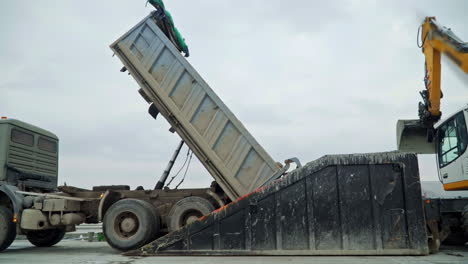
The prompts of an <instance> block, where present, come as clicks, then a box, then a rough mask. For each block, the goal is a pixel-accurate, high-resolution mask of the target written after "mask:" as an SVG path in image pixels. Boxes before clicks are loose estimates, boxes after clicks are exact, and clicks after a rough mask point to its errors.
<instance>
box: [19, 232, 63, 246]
mask: <svg viewBox="0 0 468 264" xmlns="http://www.w3.org/2000/svg"><path fill="white" fill-rule="evenodd" d="M64 236H65V229H63V228H60V229H46V230H37V231H29V232H27V233H26V238H27V239H28V240H29V242H31V244H33V245H35V246H36V247H51V246H53V245H55V244H57V243H58V242H60V241H61V240H62V239H63V237H64Z"/></svg>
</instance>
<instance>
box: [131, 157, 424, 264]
mask: <svg viewBox="0 0 468 264" xmlns="http://www.w3.org/2000/svg"><path fill="white" fill-rule="evenodd" d="M428 253H429V252H428V244H427V235H426V224H425V220H424V213H423V203H422V198H421V185H420V180H419V172H418V161H417V157H416V155H414V154H399V153H396V152H388V153H373V154H354V155H332V156H325V157H322V158H320V159H318V160H316V161H313V162H310V163H308V164H306V165H305V166H304V167H303V168H301V169H296V170H294V171H292V172H291V173H289V174H288V175H287V176H285V177H283V178H281V179H280V180H278V181H275V182H273V183H271V184H269V185H267V186H265V187H262V188H259V189H258V190H256V191H254V192H253V193H251V194H250V195H248V196H246V197H243V198H242V199H239V200H237V201H234V202H232V203H231V204H228V205H226V206H225V207H223V208H220V209H218V210H216V211H214V212H212V213H211V214H209V215H206V216H204V217H202V218H200V219H199V220H198V221H195V222H193V223H192V224H190V225H187V226H185V227H184V228H182V229H180V230H178V231H175V232H172V233H169V234H167V235H166V236H164V237H161V238H158V239H157V240H155V241H153V242H152V243H150V244H148V245H146V246H143V247H142V248H140V249H138V250H135V251H132V252H128V253H127V254H128V255H143V256H145V255H426V254H428Z"/></svg>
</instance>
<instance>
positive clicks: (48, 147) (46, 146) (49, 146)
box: [37, 137, 57, 153]
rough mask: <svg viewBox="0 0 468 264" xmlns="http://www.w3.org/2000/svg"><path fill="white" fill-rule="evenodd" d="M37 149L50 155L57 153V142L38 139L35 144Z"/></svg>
mask: <svg viewBox="0 0 468 264" xmlns="http://www.w3.org/2000/svg"><path fill="white" fill-rule="evenodd" d="M37 147H38V148H39V149H40V150H44V151H47V152H51V153H57V142H54V141H52V140H48V139H45V138H43V137H40V138H39V141H38V142H37Z"/></svg>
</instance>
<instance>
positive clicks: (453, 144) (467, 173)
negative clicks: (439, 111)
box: [434, 107, 468, 191]
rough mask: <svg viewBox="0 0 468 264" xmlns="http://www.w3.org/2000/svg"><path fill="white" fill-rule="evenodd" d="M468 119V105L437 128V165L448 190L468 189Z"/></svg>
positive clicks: (440, 177) (440, 176)
mask: <svg viewBox="0 0 468 264" xmlns="http://www.w3.org/2000/svg"><path fill="white" fill-rule="evenodd" d="M467 119H468V107H467V108H465V109H463V110H461V111H459V112H457V113H456V114H454V115H452V116H451V117H450V118H448V119H447V120H445V121H444V122H442V123H441V124H440V125H438V126H437V128H436V133H435V140H434V141H435V147H436V152H437V167H438V170H439V179H440V180H441V182H442V183H443V185H444V189H445V190H446V191H452V190H467V189H468V152H467V151H466V148H467V145H468V130H467V125H466V124H467Z"/></svg>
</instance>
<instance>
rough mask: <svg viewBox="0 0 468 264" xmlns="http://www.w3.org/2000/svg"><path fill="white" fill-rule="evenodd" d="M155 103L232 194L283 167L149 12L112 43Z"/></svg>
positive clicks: (254, 185)
mask: <svg viewBox="0 0 468 264" xmlns="http://www.w3.org/2000/svg"><path fill="white" fill-rule="evenodd" d="M111 48H112V50H114V52H115V54H116V55H117V56H118V57H119V58H120V60H121V61H122V62H123V64H124V65H125V66H126V68H127V69H128V71H129V72H130V73H131V75H132V76H133V78H135V80H136V81H137V82H138V83H139V85H140V87H141V88H142V90H143V94H144V97H146V99H148V100H149V101H150V102H152V103H153V104H154V105H155V106H156V107H157V108H158V110H159V111H160V113H161V114H162V115H163V116H164V117H165V118H166V119H167V120H168V121H169V123H170V124H171V125H172V126H173V128H174V129H175V130H176V132H177V133H178V134H179V135H180V136H181V137H182V139H183V140H184V141H185V142H186V143H187V145H188V146H189V147H190V148H191V149H192V151H193V152H194V153H195V154H196V156H197V157H198V158H199V159H200V161H201V162H202V163H203V164H204V166H205V167H206V168H207V169H208V171H209V172H210V173H211V175H212V176H213V177H214V178H215V180H216V181H217V182H218V183H219V184H220V185H221V187H222V188H223V190H224V191H225V192H226V193H227V194H228V195H229V197H230V198H231V199H236V198H238V197H240V196H242V195H245V194H247V193H249V192H250V191H252V190H255V189H256V188H258V187H260V186H262V185H263V184H264V183H265V182H267V181H268V180H270V179H271V178H272V177H273V176H274V175H275V174H276V172H277V171H278V170H279V168H278V167H277V165H276V164H275V162H274V161H273V159H272V158H271V157H270V156H269V155H268V154H267V153H266V151H265V150H264V149H263V148H262V147H261V146H260V145H259V144H258V142H257V141H256V140H255V139H254V138H253V137H252V135H251V134H250V133H249V132H248V131H247V129H246V128H245V127H244V126H243V125H242V123H241V122H240V121H239V120H238V119H237V118H236V117H235V116H234V114H233V113H232V112H231V111H230V110H229V108H227V106H226V105H225V104H224V103H223V101H221V99H220V98H219V97H218V96H217V95H216V94H215V93H214V91H213V90H212V89H211V88H210V86H209V85H208V84H207V83H206V82H205V81H204V80H203V79H202V77H201V76H200V75H199V74H198V73H197V72H196V71H195V69H194V68H193V67H192V66H191V65H190V64H189V63H188V62H187V60H186V59H185V58H184V57H183V56H182V55H181V54H180V53H179V52H178V50H177V49H176V48H175V47H174V45H173V44H172V43H171V42H170V41H169V40H168V38H167V37H166V36H165V35H164V33H163V32H162V31H161V30H160V29H159V28H158V26H157V25H156V23H155V22H154V20H153V18H152V17H151V15H150V16H148V17H146V18H145V19H144V20H143V21H141V22H140V23H139V24H137V25H136V26H135V27H134V28H133V29H131V30H130V31H129V32H128V33H126V34H125V35H124V36H123V37H121V38H120V39H119V40H117V41H116V42H114V43H113V44H112V45H111Z"/></svg>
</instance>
